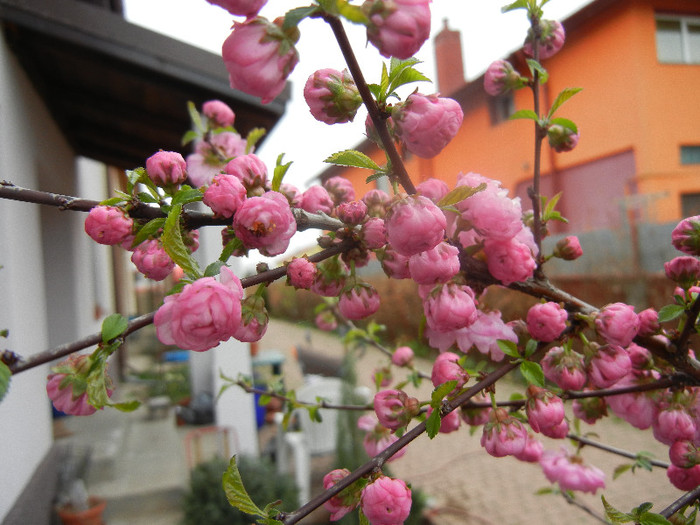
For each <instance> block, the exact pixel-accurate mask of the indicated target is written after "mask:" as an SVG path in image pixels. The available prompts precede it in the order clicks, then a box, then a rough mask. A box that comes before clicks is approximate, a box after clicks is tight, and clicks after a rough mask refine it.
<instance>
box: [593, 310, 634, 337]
mask: <svg viewBox="0 0 700 525" xmlns="http://www.w3.org/2000/svg"><path fill="white" fill-rule="evenodd" d="M640 324H641V322H640V320H639V317H638V316H637V314H636V313H634V306H630V305H628V304H625V303H612V304H609V305H607V306H605V307H604V308H603V309H602V310H600V311H599V312H598V315H597V316H596V318H595V327H596V330H597V331H598V333H599V334H600V335H601V336H603V338H605V340H606V341H607V342H608V343H610V344H613V345H618V346H622V347H625V346H627V345H628V344H630V343H631V342H632V339H634V337H635V336H636V335H637V332H638V331H639V326H640Z"/></svg>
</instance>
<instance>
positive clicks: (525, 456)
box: [514, 434, 544, 463]
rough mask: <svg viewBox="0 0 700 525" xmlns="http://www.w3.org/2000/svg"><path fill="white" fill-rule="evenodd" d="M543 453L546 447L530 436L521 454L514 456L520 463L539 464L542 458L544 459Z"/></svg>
mask: <svg viewBox="0 0 700 525" xmlns="http://www.w3.org/2000/svg"><path fill="white" fill-rule="evenodd" d="M543 452H544V445H542V442H541V441H539V440H537V439H536V438H535V436H533V435H532V434H528V435H527V441H526V442H525V448H524V449H523V451H522V452H521V453H520V454H515V455H514V456H515V458H516V459H519V460H520V461H525V462H527V463H537V462H538V461H539V460H540V458H542V453H543Z"/></svg>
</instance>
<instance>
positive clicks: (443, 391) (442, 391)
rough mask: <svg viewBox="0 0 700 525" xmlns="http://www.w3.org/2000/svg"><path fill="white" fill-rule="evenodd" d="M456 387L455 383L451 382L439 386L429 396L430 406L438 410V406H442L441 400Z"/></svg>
mask: <svg viewBox="0 0 700 525" xmlns="http://www.w3.org/2000/svg"><path fill="white" fill-rule="evenodd" d="M456 386H457V381H455V380H452V381H446V382H445V383H443V384H441V385H440V386H438V387H437V388H435V390H433V393H432V394H431V396H430V406H432V407H433V408H435V409H438V408H440V405H441V404H442V400H443V399H445V397H446V396H447V394H449V393H450V392H452V391H453V390H454V389H455V387H456Z"/></svg>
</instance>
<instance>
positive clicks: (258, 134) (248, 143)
mask: <svg viewBox="0 0 700 525" xmlns="http://www.w3.org/2000/svg"><path fill="white" fill-rule="evenodd" d="M265 133H267V130H266V129H265V128H253V129H251V130H250V131H249V132H248V135H246V138H245V152H246V153H250V152H252V151H253V148H255V145H256V144H257V143H258V141H259V140H260V139H261V138H263V137H264V136H265Z"/></svg>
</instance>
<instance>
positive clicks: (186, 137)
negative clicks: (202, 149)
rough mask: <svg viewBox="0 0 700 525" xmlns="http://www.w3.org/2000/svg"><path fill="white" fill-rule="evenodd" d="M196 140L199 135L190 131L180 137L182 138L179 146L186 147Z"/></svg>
mask: <svg viewBox="0 0 700 525" xmlns="http://www.w3.org/2000/svg"><path fill="white" fill-rule="evenodd" d="M198 138H199V133H197V132H196V131H195V130H193V129H191V130H189V131H188V132H187V133H185V134H184V135H183V136H182V138H181V139H180V144H181V145H182V146H187V145H188V144H189V143H190V142H192V141H193V140H197V139H198Z"/></svg>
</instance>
